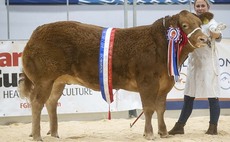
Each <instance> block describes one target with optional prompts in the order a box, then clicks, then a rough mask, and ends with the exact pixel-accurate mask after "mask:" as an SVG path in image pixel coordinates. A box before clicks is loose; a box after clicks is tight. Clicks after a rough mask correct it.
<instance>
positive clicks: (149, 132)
mask: <svg viewBox="0 0 230 142" xmlns="http://www.w3.org/2000/svg"><path fill="white" fill-rule="evenodd" d="M143 111H144V115H145V129H144V137H145V138H146V139H147V140H153V139H154V134H153V127H152V115H153V113H154V111H153V110H152V109H147V108H144V109H143Z"/></svg>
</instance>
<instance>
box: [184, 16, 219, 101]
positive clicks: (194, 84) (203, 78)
mask: <svg viewBox="0 0 230 142" xmlns="http://www.w3.org/2000/svg"><path fill="white" fill-rule="evenodd" d="M217 25H218V23H217V22H216V21H215V20H214V19H212V20H211V21H210V22H209V23H208V24H205V25H202V31H203V32H204V33H205V34H207V35H208V36H209V35H210V33H209V29H210V28H213V27H215V28H216V27H217ZM213 44H215V42H212V48H214V49H212V48H210V47H208V46H207V47H204V48H197V49H195V50H194V52H192V53H190V54H189V57H188V68H187V78H186V85H185V90H184V94H185V95H188V96H191V97H196V98H207V97H209V98H212V97H219V95H220V90H219V89H220V87H219V78H218V75H219V65H218V57H217V50H216V49H215V45H213ZM212 50H213V51H212Z"/></svg>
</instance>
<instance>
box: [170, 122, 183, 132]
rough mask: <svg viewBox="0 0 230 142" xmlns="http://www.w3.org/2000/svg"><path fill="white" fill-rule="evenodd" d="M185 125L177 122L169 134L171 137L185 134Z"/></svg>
mask: <svg viewBox="0 0 230 142" xmlns="http://www.w3.org/2000/svg"><path fill="white" fill-rule="evenodd" d="M184 126H185V124H182V123H179V122H176V124H175V126H174V127H173V128H172V130H170V131H169V132H168V133H169V135H176V134H184Z"/></svg>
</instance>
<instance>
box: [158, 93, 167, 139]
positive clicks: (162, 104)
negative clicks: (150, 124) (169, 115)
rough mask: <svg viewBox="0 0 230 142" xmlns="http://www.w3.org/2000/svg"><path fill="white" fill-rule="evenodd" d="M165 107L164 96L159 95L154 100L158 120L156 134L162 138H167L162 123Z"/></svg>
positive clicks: (163, 123) (164, 126)
mask: <svg viewBox="0 0 230 142" xmlns="http://www.w3.org/2000/svg"><path fill="white" fill-rule="evenodd" d="M165 107H166V95H163V94H160V95H158V97H157V100H156V112H157V120H158V134H160V136H161V137H162V138H165V137H168V132H167V128H166V125H165V121H164V112H165Z"/></svg>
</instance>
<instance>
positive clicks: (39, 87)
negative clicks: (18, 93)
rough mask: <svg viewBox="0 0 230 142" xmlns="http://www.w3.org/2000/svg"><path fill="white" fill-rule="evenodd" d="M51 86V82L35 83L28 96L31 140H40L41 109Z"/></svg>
mask: <svg viewBox="0 0 230 142" xmlns="http://www.w3.org/2000/svg"><path fill="white" fill-rule="evenodd" d="M51 88H52V83H51V82H46V83H39V84H35V85H34V90H33V92H32V94H31V96H30V102H31V108H32V136H33V140H36V141H42V138H41V133H40V121H41V111H42V108H43V106H44V104H45V102H46V101H47V99H48V98H49V95H50V92H51Z"/></svg>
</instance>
